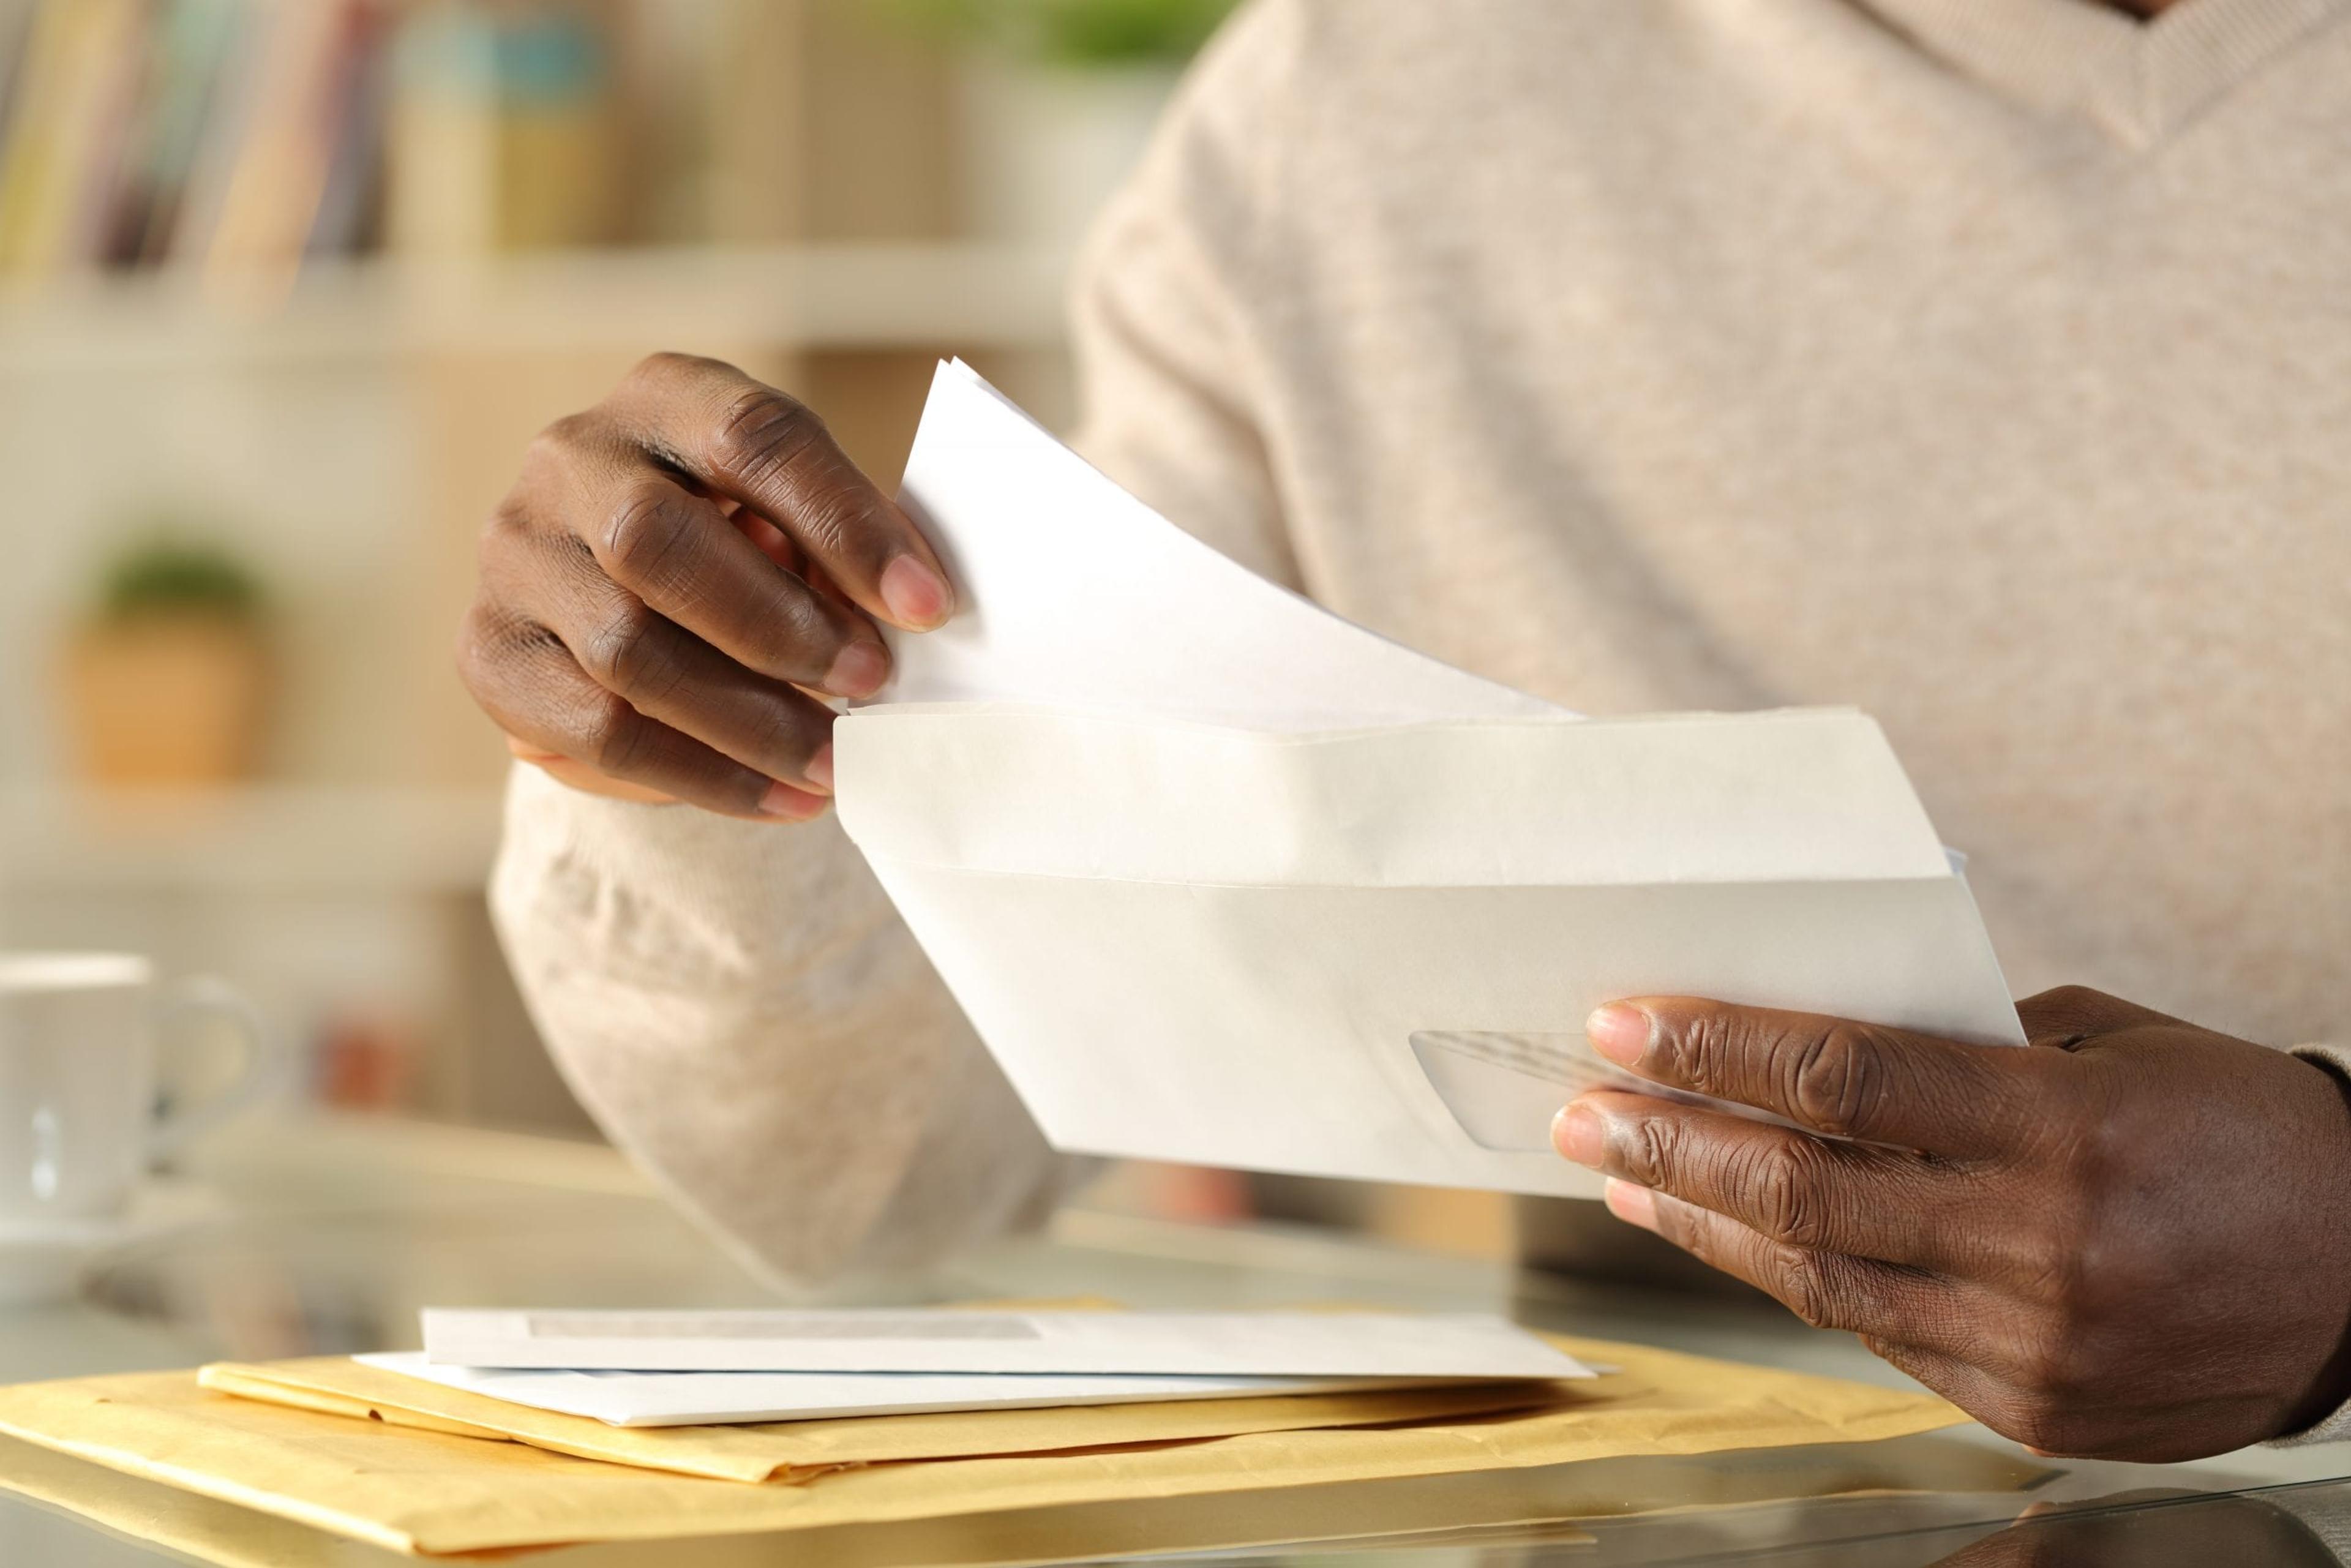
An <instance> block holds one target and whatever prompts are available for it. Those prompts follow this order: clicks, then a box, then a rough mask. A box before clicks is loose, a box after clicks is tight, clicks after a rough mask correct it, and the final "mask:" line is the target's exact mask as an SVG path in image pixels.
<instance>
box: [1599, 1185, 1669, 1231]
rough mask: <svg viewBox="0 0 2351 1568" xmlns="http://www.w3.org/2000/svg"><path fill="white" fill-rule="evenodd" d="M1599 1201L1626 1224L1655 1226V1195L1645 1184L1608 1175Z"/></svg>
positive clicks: (1644, 1226)
mask: <svg viewBox="0 0 2351 1568" xmlns="http://www.w3.org/2000/svg"><path fill="white" fill-rule="evenodd" d="M1601 1201H1602V1202H1604V1203H1605V1204H1606V1205H1607V1206H1608V1212H1609V1213H1611V1214H1613V1215H1614V1216H1615V1217H1616V1218H1619V1219H1621V1220H1623V1221H1624V1222H1625V1224H1627V1225H1637V1226H1639V1227H1640V1228H1642V1229H1644V1230H1655V1229H1656V1228H1657V1197H1656V1194H1655V1193H1653V1192H1651V1191H1650V1190H1649V1189H1648V1188H1647V1187H1646V1186H1634V1185H1633V1184H1632V1183H1631V1182H1629V1181H1618V1180H1617V1179H1616V1178H1615V1177H1614V1176H1610V1177H1609V1178H1608V1186H1607V1189H1606V1190H1605V1191H1604V1193H1603V1194H1602V1195H1601Z"/></svg>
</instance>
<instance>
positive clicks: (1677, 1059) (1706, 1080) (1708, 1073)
mask: <svg viewBox="0 0 2351 1568" xmlns="http://www.w3.org/2000/svg"><path fill="white" fill-rule="evenodd" d="M1657 1033H1658V1037H1659V1038H1658V1040H1657V1050H1658V1054H1659V1056H1660V1057H1661V1058H1662V1060H1661V1061H1660V1062H1659V1067H1660V1068H1661V1069H1662V1071H1663V1072H1664V1073H1665V1075H1666V1076H1667V1077H1668V1078H1669V1079H1671V1080H1672V1081H1673V1082H1677V1083H1679V1084H1681V1085H1682V1086H1684V1087H1685V1088H1687V1089H1692V1090H1695V1091H1697V1092H1698V1093H1700V1094H1718V1095H1719V1094H1720V1093H1721V1092H1722V1090H1723V1088H1724V1086H1725V1080H1726V1078H1727V1077H1728V1076H1729V1074H1728V1071H1727V1069H1728V1064H1729V1061H1730V1057H1731V1053H1732V1052H1733V1051H1736V1050H1737V1049H1738V1045H1739V1041H1738V1026H1737V1025H1736V1024H1735V1023H1733V1022H1732V1021H1731V1020H1730V1019H1729V1018H1728V1017H1727V1016H1725V1015H1724V1014H1722V1013H1719V1012H1713V1011H1708V1012H1701V1013H1699V1014H1698V1016H1697V1017H1695V1018H1692V1019H1688V1020H1687V1021H1686V1022H1685V1023H1683V1025H1682V1026H1681V1027H1680V1028H1678V1029H1663V1030H1658V1031H1657Z"/></svg>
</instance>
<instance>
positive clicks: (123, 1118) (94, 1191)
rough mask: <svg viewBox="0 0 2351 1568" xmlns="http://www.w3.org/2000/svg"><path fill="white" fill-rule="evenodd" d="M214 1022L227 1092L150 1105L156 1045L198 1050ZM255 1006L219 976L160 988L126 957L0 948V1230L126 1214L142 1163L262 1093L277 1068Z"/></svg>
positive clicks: (145, 967)
mask: <svg viewBox="0 0 2351 1568" xmlns="http://www.w3.org/2000/svg"><path fill="white" fill-rule="evenodd" d="M209 1021H218V1022H222V1023H225V1024H227V1025H228V1026H229V1028H230V1030H231V1031H232V1032H233V1033H234V1035H235V1040H236V1045H237V1051H238V1060H237V1062H236V1067H235V1074H234V1076H233V1077H232V1078H231V1079H230V1081H229V1082H228V1083H227V1085H226V1087H225V1088H223V1089H221V1090H220V1091H219V1092H216V1093H214V1094H212V1095H211V1096H209V1097H208V1098H206V1099H204V1101H202V1102H200V1103H196V1104H193V1105H185V1106H173V1107H172V1108H171V1109H170V1110H169V1111H168V1112H164V1113H158V1109H157V1105H156V1084H157V1078H158V1073H157V1068H158V1062H159V1055H158V1051H159V1046H158V1041H159V1040H162V1041H165V1042H167V1044H166V1045H165V1046H163V1047H162V1049H169V1050H173V1051H180V1050H187V1049H191V1048H193V1047H194V1046H195V1045H196V1044H197V1043H198V1042H199V1041H200V1040H202V1039H203V1038H204V1035H206V1034H209V1033H210V1032H211V1031H210V1030H201V1029H200V1027H199V1026H201V1025H204V1023H206V1022H209ZM273 1066H274V1062H273V1060H272V1053H271V1051H270V1050H269V1046H268V1035H267V1033H266V1030H264V1029H263V1027H262V1023H261V1019H260V1016H259V1015H258V1014H257V1013H256V1012H255V1010H254V1009H253V1007H252V1006H251V1004H249V1003H247V1002H246V1000H245V998H242V997H240V996H238V995H237V994H236V993H235V991H233V990H231V989H229V988H228V987H226V986H225V985H223V984H221V983H220V982H219V981H217V980H183V981H175V982H173V983H172V985H169V986H165V987H161V988H159V987H158V986H157V985H156V984H155V972H154V966H153V965H152V964H150V963H149V962H148V961H147V960H146V959H144V958H141V957H139V956H136V955H133V954H129V953H0V1227H16V1228H22V1227H26V1226H39V1225H41V1224H43V1223H45V1222H47V1223H53V1222H63V1221H76V1220H90V1219H104V1218H110V1217H111V1216H114V1215H117V1214H120V1213H121V1212H122V1211H123V1209H124V1208H125V1207H127V1206H128V1205H129V1203H130V1200H131V1193H132V1191H133V1189H134V1188H136V1186H138V1183H139V1179H140V1177H141V1176H143V1175H144V1174H145V1173H146V1170H147V1167H148V1166H150V1165H151V1164H152V1163H153V1162H154V1161H155V1160H156V1159H157V1158H159V1157H161V1156H162V1155H168V1154H170V1153H171V1152H172V1151H173V1150H174V1149H177V1148H179V1147H180V1146H182V1145H184V1144H185V1143H186V1142H187V1141H188V1140H189V1139H190V1138H192V1137H193V1136H195V1135H196V1134H199V1133H201V1132H203V1131H204V1130H205V1129H206V1128H208V1127H211V1126H214V1124H218V1123H219V1122H221V1121H223V1120H225V1119H226V1118H227V1117H229V1116H232V1115H235V1113H237V1112H239V1111H242V1110H244V1109H245V1108H246V1106H247V1105H250V1104H252V1103H254V1102H255V1101H256V1100H257V1099H259V1098H260V1097H261V1096H262V1095H263V1094H264V1093H265V1092H266V1091H267V1090H268V1088H269V1086H270V1082H271V1079H272V1078H273V1076H274V1074H273V1072H272V1071H271V1069H272V1067H273Z"/></svg>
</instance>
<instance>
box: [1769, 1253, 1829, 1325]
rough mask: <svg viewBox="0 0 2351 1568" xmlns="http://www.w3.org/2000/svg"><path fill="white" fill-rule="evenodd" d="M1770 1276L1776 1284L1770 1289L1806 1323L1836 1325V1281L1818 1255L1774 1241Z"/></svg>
mask: <svg viewBox="0 0 2351 1568" xmlns="http://www.w3.org/2000/svg"><path fill="white" fill-rule="evenodd" d="M1771 1277H1772V1279H1773V1281H1775V1282H1776V1284H1777V1287H1778V1288H1777V1289H1776V1290H1774V1291H1773V1292H1772V1293H1773V1294H1774V1295H1776V1296H1778V1297H1779V1298H1780V1300H1781V1301H1782V1302H1784V1303H1785V1304H1786V1306H1787V1308H1788V1310H1789V1311H1790V1312H1793V1313H1795V1314H1796V1316H1797V1317H1798V1318H1800V1319H1802V1321H1803V1322H1804V1324H1805V1325H1806V1326H1807V1327H1809V1328H1816V1329H1823V1328H1833V1327H1835V1326H1836V1319H1837V1316H1838V1312H1837V1307H1838V1304H1839V1303H1838V1301H1837V1292H1836V1288H1835V1283H1834V1281H1832V1280H1831V1279H1830V1277H1829V1271H1828V1269H1827V1267H1826V1266H1825V1264H1824V1263H1823V1260H1821V1258H1820V1257H1818V1256H1817V1255H1816V1254H1813V1253H1810V1252H1806V1251H1803V1250H1802V1249H1799V1248H1794V1247H1787V1246H1782V1245H1778V1244H1774V1245H1773V1247H1772V1249H1771Z"/></svg>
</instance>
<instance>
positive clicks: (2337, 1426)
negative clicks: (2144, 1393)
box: [2273, 1045, 2351, 1448]
mask: <svg viewBox="0 0 2351 1568" xmlns="http://www.w3.org/2000/svg"><path fill="white" fill-rule="evenodd" d="M2294 1055H2296V1056H2299V1057H2301V1058H2302V1059H2303V1060H2304V1061H2313V1062H2316V1063H2317V1064H2318V1065H2319V1066H2321V1067H2323V1068H2325V1069H2326V1071H2329V1072H2332V1073H2333V1074H2335V1077H2336V1078H2338V1079H2341V1080H2342V1081H2343V1082H2346V1084H2351V1051H2346V1050H2345V1049H2344V1048H2343V1047H2341V1046H2335V1045H2297V1046H2295V1047H2294ZM2346 1437H2351V1403H2346V1404H2345V1405H2342V1406H2338V1407H2337V1408H2336V1409H2335V1412H2334V1413H2333V1414H2332V1415H2329V1416H2326V1417H2325V1419H2323V1420H2321V1421H2319V1422H2318V1423H2317V1424H2316V1425H2315V1426H2312V1427H2304V1428H2303V1429H2302V1430H2301V1431H2299V1432H2294V1433H2291V1434H2289V1435H2287V1436H2285V1437H2280V1438H2277V1439H2276V1440H2275V1442H2274V1444H2273V1447H2276V1448H2300V1447H2302V1446H2303V1445H2304V1444H2305V1443H2339V1442H2342V1441H2343V1440H2344V1439H2345V1438H2346Z"/></svg>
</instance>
